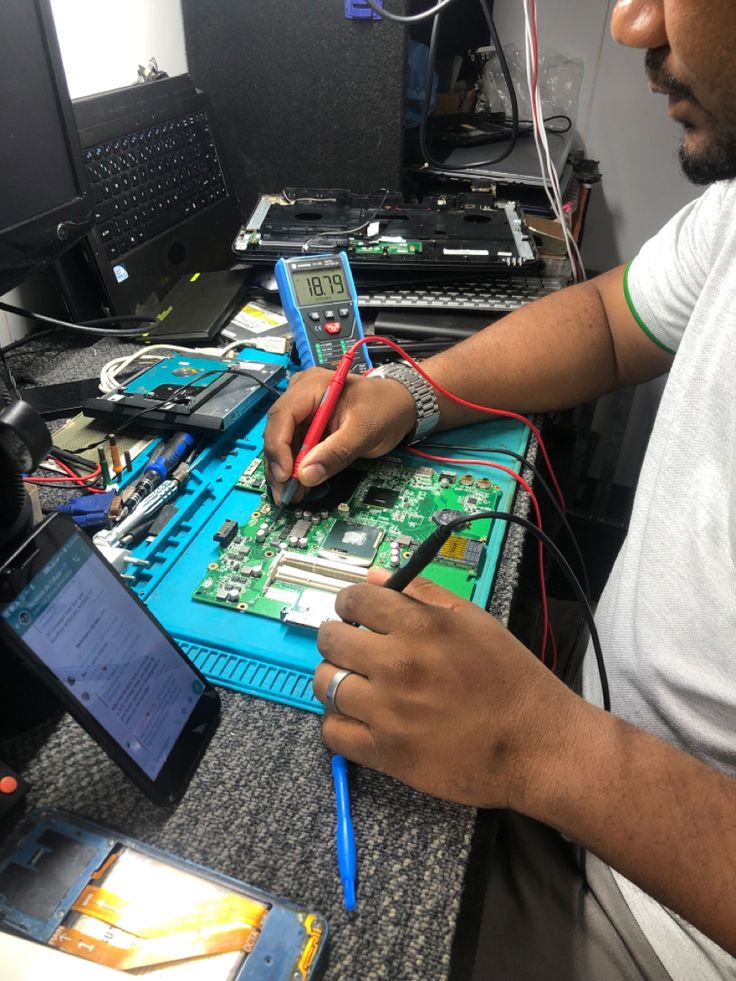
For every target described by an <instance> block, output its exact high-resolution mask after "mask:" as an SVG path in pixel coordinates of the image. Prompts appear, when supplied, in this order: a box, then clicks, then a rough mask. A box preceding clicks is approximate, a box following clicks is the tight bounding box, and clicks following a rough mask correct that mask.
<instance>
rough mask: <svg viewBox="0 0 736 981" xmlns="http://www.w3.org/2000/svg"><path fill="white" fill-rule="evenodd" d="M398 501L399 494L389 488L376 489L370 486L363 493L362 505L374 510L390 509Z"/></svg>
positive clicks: (376, 487)
mask: <svg viewBox="0 0 736 981" xmlns="http://www.w3.org/2000/svg"><path fill="white" fill-rule="evenodd" d="M398 499H399V492H398V491H397V490H392V489H391V488H390V487H378V486H377V485H376V484H371V486H370V487H369V488H368V490H367V491H366V492H365V496H364V498H363V504H367V505H369V507H374V508H392V507H393V506H394V505H395V504H396V502H397V501H398Z"/></svg>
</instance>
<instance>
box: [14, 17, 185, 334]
mask: <svg viewBox="0 0 736 981" xmlns="http://www.w3.org/2000/svg"><path fill="white" fill-rule="evenodd" d="M1 2H2V0H0V3H1ZM52 8H53V11H54V21H55V23H56V31H57V34H58V36H59V46H60V47H61V55H62V58H63V61H64V69H65V71H66V77H67V83H68V85H69V91H70V94H71V97H72V98H73V99H77V98H79V97H80V96H83V95H92V94H93V93H95V92H105V91H106V90H107V89H114V88H119V87H121V86H123V85H133V84H134V83H135V82H137V81H138V75H137V70H138V65H146V64H147V63H148V61H149V59H150V58H151V57H155V58H156V60H157V62H158V66H159V68H160V69H161V70H162V71H165V72H167V73H168V74H169V75H179V74H181V73H182V72H185V71H186V70H187V59H186V50H185V45H184V25H183V23H182V16H181V3H180V0H124V2H121V0H52ZM44 285H45V284H42V283H40V282H36V281H35V279H34V280H31V281H30V282H29V283H27V284H25V285H24V286H23V287H22V288H21V289H20V290H13V291H12V292H11V293H9V294H7V296H5V297H3V299H5V300H7V302H8V303H14V304H16V305H17V306H25V307H30V308H32V309H33V310H35V311H36V312H40V313H46V314H51V315H57V314H58V313H60V311H59V310H58V309H55V305H54V296H53V293H51V292H50V291H49V290H48V289H46V288H44ZM30 329H31V327H30V324H29V322H28V321H27V320H23V319H21V318H20V317H16V316H14V315H13V314H6V313H4V312H3V311H1V310H0V345H4V344H8V343H9V342H10V341H12V340H15V339H16V338H18V337H21V336H22V335H23V334H25V333H27V332H28V331H29V330H30Z"/></svg>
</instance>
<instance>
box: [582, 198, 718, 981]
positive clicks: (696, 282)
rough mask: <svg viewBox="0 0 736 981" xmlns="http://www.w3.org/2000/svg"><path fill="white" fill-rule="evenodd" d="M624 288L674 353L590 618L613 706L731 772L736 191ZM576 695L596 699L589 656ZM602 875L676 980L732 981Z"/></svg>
mask: <svg viewBox="0 0 736 981" xmlns="http://www.w3.org/2000/svg"><path fill="white" fill-rule="evenodd" d="M626 287H627V298H628V300H629V306H630V308H631V310H632V312H633V313H634V315H635V316H636V318H637V320H638V322H639V324H640V325H641V327H642V329H643V330H644V331H645V332H646V333H647V334H648V335H649V336H650V338H651V339H652V343H657V344H659V345H660V346H662V347H665V348H667V349H669V350H671V351H673V352H675V351H676V352H677V356H676V357H675V360H674V364H673V366H672V369H671V371H670V374H669V378H668V381H667V385H666V387H665V391H664V394H663V396H662V401H661V403H660V407H659V412H658V414H657V418H656V421H655V424H654V427H653V430H652V435H651V438H650V441H649V446H648V448H647V453H646V457H645V460H644V464H643V467H642V471H641V475H640V478H639V483H638V488H637V493H636V499H635V502H634V508H633V512H632V516H631V523H630V526H629V532H628V535H627V537H626V541H625V543H624V545H623V547H622V549H621V552H620V554H619V556H618V559H617V561H616V564H615V566H614V568H613V571H612V573H611V576H610V579H609V581H608V583H607V585H606V588H605V590H604V593H603V596H602V597H601V602H600V605H599V607H598V612H597V614H596V622H597V625H598V630H599V633H600V638H601V644H602V647H603V654H604V657H605V662H606V667H607V671H608V677H609V683H610V688H611V706H612V710H613V712H614V713H615V714H616V715H618V716H620V717H622V718H624V719H627V720H628V721H629V722H632V723H633V724H634V725H637V726H640V727H641V728H642V729H647V730H649V731H650V732H653V733H655V735H657V736H660V737H661V738H662V739H665V740H667V741H668V742H670V743H674V745H676V746H679V747H680V748H681V749H684V750H685V751H686V752H688V753H690V754H692V755H693V756H697V757H698V758H699V759H701V760H703V761H705V762H706V763H709V764H711V765H712V766H714V767H716V768H718V769H719V770H722V771H723V772H724V773H727V774H729V775H731V776H734V777H736V643H735V642H736V568H735V560H736V507H734V506H733V504H732V499H733V496H734V493H735V492H736V183H735V182H724V183H719V184H715V185H713V186H711V187H709V188H708V189H707V190H706V191H705V193H704V194H703V195H702V196H701V197H700V198H699V199H698V200H696V201H694V202H692V203H691V204H689V205H688V206H687V207H685V208H683V210H682V211H681V212H679V214H677V215H676V216H675V217H674V218H673V219H672V220H671V221H670V222H668V224H667V225H666V226H665V227H664V228H663V229H662V231H661V232H660V233H659V234H658V235H656V236H655V237H654V238H653V239H652V240H650V241H649V242H648V243H647V244H646V245H645V246H644V248H643V249H642V250H641V252H640V253H639V255H638V256H637V257H636V258H635V259H634V260H633V262H632V263H631V265H630V266H629V269H628V271H627V276H626ZM583 692H584V694H585V696H586V697H587V698H589V699H590V700H592V701H595V702H597V703H598V704H600V685H599V682H598V676H597V672H596V667H595V662H594V658H593V656H592V651H591V650H589V651H588V653H587V656H586V660H585V665H584V674H583ZM734 819H735V820H736V815H734ZM692 833H693V836H697V834H698V829H697V828H696V827H694V828H693V829H692ZM614 875H615V878H616V881H617V882H618V884H619V887H620V889H621V892H622V893H623V895H624V898H625V899H626V901H627V903H628V905H629V906H630V908H631V910H632V912H633V913H634V915H635V917H636V919H637V921H638V922H639V924H640V926H641V928H642V930H643V932H644V934H645V935H646V936H647V938H648V940H649V942H650V943H651V945H652V947H653V948H654V950H655V952H656V953H657V955H658V956H659V958H660V960H661V961H662V963H663V964H664V966H665V968H666V969H667V970H668V971H669V973H670V974H671V976H672V977H673V978H674V979H677V981H680V979H682V981H694V979H697V981H709V979H711V978H712V979H714V981H721V979H723V978H734V979H736V960H735V959H734V958H732V957H731V956H730V955H728V954H727V953H725V951H723V950H722V949H721V948H720V947H718V946H717V945H716V944H714V943H713V942H712V941H710V940H708V939H707V938H706V937H704V936H703V935H702V934H701V933H700V932H699V931H697V930H696V929H695V928H694V927H692V926H690V925H689V924H688V923H686V922H685V921H684V920H682V918H681V917H679V916H676V915H675V914H674V913H672V912H670V911H669V910H667V909H665V908H664V907H663V906H661V905H660V904H659V903H657V902H655V901H654V900H653V899H651V898H650V897H649V896H647V895H646V894H645V893H643V892H642V891H641V890H640V889H638V888H637V887H636V886H634V885H633V884H632V883H630V882H629V881H628V880H626V879H624V878H623V877H622V876H620V875H618V874H617V873H614ZM735 901H736V900H735Z"/></svg>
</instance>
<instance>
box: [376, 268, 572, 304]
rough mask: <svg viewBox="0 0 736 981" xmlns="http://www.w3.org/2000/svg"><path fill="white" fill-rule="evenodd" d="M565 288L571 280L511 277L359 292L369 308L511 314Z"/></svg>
mask: <svg viewBox="0 0 736 981" xmlns="http://www.w3.org/2000/svg"><path fill="white" fill-rule="evenodd" d="M563 286H567V281H566V280H564V279H562V278H559V277H552V276H550V277H542V276H511V277H509V278H508V279H491V280H481V281H473V280H470V281H468V282H452V283H440V284H438V285H436V286H425V287H423V288H417V289H391V290H382V291H381V292H373V293H369V292H364V291H361V290H358V305H359V306H361V307H365V308H366V309H367V308H382V307H391V308H394V309H396V308H409V309H412V310H418V309H425V310H482V311H485V312H488V313H508V312H509V311H510V310H517V309H518V308H519V307H521V306H524V304H526V303H531V302H532V300H538V299H540V298H541V297H543V296H548V295H549V294H550V293H555V292H557V290H560V289H562V288H563Z"/></svg>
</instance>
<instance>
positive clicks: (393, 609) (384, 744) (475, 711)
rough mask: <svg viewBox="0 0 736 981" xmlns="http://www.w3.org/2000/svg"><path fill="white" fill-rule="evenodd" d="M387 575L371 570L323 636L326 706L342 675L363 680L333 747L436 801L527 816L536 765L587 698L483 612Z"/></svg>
mask: <svg viewBox="0 0 736 981" xmlns="http://www.w3.org/2000/svg"><path fill="white" fill-rule="evenodd" d="M386 577H387V574H386V573H384V572H383V571H379V570H372V571H371V572H370V574H369V581H368V583H365V584H360V585H356V586H350V587H348V588H347V589H344V590H343V591H342V592H341V593H340V594H339V595H338V597H337V603H336V610H337V613H338V615H339V616H340V617H341V618H342V620H343V621H345V622H340V621H336V620H334V621H328V622H326V623H324V624H323V625H322V626H321V628H320V630H319V636H318V647H319V650H320V653H321V654H322V656H323V657H324V658H325V660H324V661H323V662H322V663H321V664H320V665H319V666H318V667H317V670H316V672H315V676H314V691H315V694H316V696H317V698H319V699H320V701H322V702H324V701H325V692H326V689H327V685H328V683H329V680H330V678H331V677H332V675H333V674H334V672H335V670H336V669H337V668H346V669H348V670H349V671H351V672H354V674H351V675H349V676H348V677H346V678H345V679H344V680H343V681H342V682H341V684H340V686H339V689H338V692H337V696H336V705H337V707H338V709H339V712H330V711H328V712H327V713H326V715H325V718H324V722H323V729H322V732H323V737H324V740H325V742H326V743H327V745H328V746H329V748H330V749H331V750H332V751H333V752H335V753H341V754H342V755H343V756H346V757H347V758H348V759H351V760H353V761H355V762H356V763H360V764H362V765H364V766H368V767H372V768H373V769H376V770H381V771H383V772H385V773H388V774H390V775H391V776H394V777H396V778H397V779H399V780H401V781H403V782H404V783H406V784H409V785H410V786H411V787H414V788H415V789H417V790H421V791H424V792H426V793H429V794H433V795H435V796H437V797H443V798H446V799H449V800H453V801H457V802H459V803H465V804H471V805H475V806H478V807H514V808H516V809H521V808H522V806H523V799H524V787H525V783H526V781H527V779H529V778H530V777H531V774H532V773H533V772H534V769H533V767H531V766H530V764H531V763H532V760H534V759H536V758H538V756H539V754H540V753H542V752H544V747H545V745H548V744H549V741H550V740H554V738H555V731H556V729H557V728H558V727H559V726H564V725H565V718H566V715H567V714H568V713H569V712H571V711H573V709H574V703H576V702H577V701H578V699H577V698H576V696H574V695H573V694H572V693H571V692H570V691H569V690H568V689H567V688H565V686H564V685H563V684H562V683H561V682H559V681H558V680H557V679H556V678H555V677H554V676H553V675H552V674H551V672H550V671H548V669H547V668H545V667H544V666H543V665H542V664H541V663H540V662H539V661H538V660H537V658H536V657H535V656H534V655H533V654H532V653H531V651H529V650H528V649H527V648H526V647H524V646H523V645H522V644H521V643H520V642H519V641H517V640H516V639H515V638H514V637H513V636H512V635H511V634H510V633H509V632H508V630H506V629H505V628H504V627H503V626H501V624H499V623H498V622H497V621H496V620H494V618H493V617H492V616H490V614H488V613H486V612H485V611H484V610H482V609H481V608H480V607H478V606H475V605H474V604H473V603H470V602H468V601H466V600H463V599H459V598H458V597H457V596H455V595H453V594H452V593H450V592H448V591H447V590H445V589H442V588H441V587H440V586H437V585H435V584H434V583H432V582H430V581H428V580H426V579H416V580H415V581H414V582H413V583H412V584H411V585H410V586H408V587H407V589H406V590H405V591H404V592H403V593H397V592H394V591H392V590H388V589H384V588H382V586H381V585H379V584H380V583H382V582H383V581H385V579H386ZM357 625H360V626H362V627H365V628H367V629H364V630H361V629H359V626H357Z"/></svg>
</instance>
